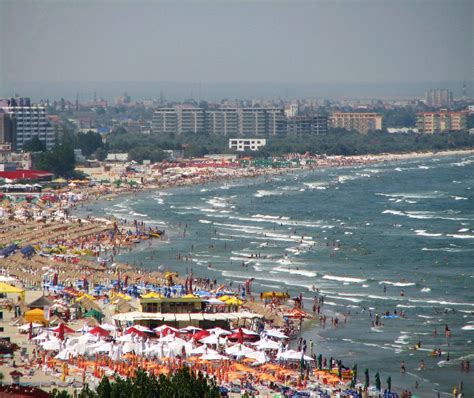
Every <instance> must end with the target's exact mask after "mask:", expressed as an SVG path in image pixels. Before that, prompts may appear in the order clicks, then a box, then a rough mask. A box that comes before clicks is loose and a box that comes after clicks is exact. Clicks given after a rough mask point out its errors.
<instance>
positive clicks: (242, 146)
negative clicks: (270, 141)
mask: <svg viewBox="0 0 474 398" xmlns="http://www.w3.org/2000/svg"><path fill="white" fill-rule="evenodd" d="M265 145H267V140H266V139H264V138H230V139H229V149H233V150H235V151H239V152H244V151H258V150H259V149H260V148H262V147H264V146H265Z"/></svg>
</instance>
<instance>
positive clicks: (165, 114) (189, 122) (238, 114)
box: [152, 105, 286, 136]
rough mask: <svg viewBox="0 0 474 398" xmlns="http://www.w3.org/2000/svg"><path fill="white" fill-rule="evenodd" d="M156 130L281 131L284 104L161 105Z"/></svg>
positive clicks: (277, 132)
mask: <svg viewBox="0 0 474 398" xmlns="http://www.w3.org/2000/svg"><path fill="white" fill-rule="evenodd" d="M152 131H153V132H154V133H156V134H169V133H172V134H177V135H181V134H185V133H200V132H207V133H209V134H216V135H224V136H236V135H278V134H284V133H285V132H286V119H285V113H284V110H283V108H263V107H244V108H217V109H210V110H205V109H203V108H197V107H188V106H183V105H181V106H176V107H171V108H159V109H157V110H156V111H155V113H154V115H153V122H152Z"/></svg>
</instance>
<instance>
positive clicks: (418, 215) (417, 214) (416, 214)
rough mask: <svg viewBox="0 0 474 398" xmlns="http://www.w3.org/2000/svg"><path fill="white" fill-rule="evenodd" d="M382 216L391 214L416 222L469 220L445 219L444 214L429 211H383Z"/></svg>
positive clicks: (458, 218)
mask: <svg viewBox="0 0 474 398" xmlns="http://www.w3.org/2000/svg"><path fill="white" fill-rule="evenodd" d="M447 213H458V212H453V211H448V212H447ZM382 214H392V215H394V216H403V217H408V218H413V219H418V220H435V219H438V220H452V221H466V220H469V218H462V217H447V216H445V215H444V214H439V213H436V212H430V211H400V210H391V209H388V210H384V211H383V212H382Z"/></svg>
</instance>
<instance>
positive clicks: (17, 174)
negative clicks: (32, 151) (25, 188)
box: [0, 170, 54, 181]
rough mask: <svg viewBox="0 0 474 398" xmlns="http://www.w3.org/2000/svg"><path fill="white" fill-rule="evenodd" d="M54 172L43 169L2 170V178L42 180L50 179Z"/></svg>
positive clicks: (0, 172)
mask: <svg viewBox="0 0 474 398" xmlns="http://www.w3.org/2000/svg"><path fill="white" fill-rule="evenodd" d="M53 176H54V174H52V173H49V172H48V171H42V170H15V171H0V178H8V179H9V180H42V181H50V180H51V179H52V177H53Z"/></svg>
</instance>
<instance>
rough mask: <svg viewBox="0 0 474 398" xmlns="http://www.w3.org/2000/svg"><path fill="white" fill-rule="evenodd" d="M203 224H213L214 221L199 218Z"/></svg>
mask: <svg viewBox="0 0 474 398" xmlns="http://www.w3.org/2000/svg"><path fill="white" fill-rule="evenodd" d="M199 222H200V223H201V224H212V221H209V220H199Z"/></svg>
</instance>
